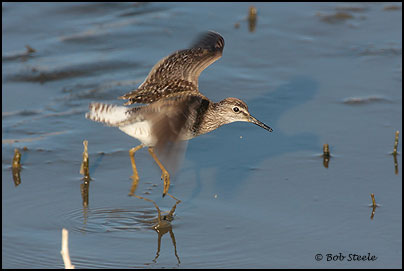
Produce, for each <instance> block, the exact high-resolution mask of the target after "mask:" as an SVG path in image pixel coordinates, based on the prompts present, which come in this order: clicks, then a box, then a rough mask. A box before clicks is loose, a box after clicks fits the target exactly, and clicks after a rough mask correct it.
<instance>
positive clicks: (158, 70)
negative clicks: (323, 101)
mask: <svg viewBox="0 0 404 271" xmlns="http://www.w3.org/2000/svg"><path fill="white" fill-rule="evenodd" d="M223 48H224V39H223V37H222V36H221V35H220V34H219V33H216V32H213V31H209V32H207V33H203V34H201V35H200V36H199V37H198V38H197V39H196V42H195V43H194V44H193V45H192V46H191V47H190V48H189V49H185V50H179V51H176V52H174V53H173V54H171V55H169V56H167V57H165V58H163V59H161V60H160V61H159V62H157V64H156V65H154V67H153V68H152V69H151V71H150V73H149V74H148V76H147V77H146V79H145V80H144V82H143V83H142V84H141V85H140V86H139V87H138V88H137V89H136V90H134V91H131V92H129V93H127V94H125V95H123V96H121V97H119V98H120V99H127V100H128V101H127V102H126V103H125V105H130V104H136V103H138V104H144V105H140V106H137V107H132V108H129V107H125V106H117V105H110V104H102V103H91V104H90V106H89V108H90V111H89V112H88V113H87V114H86V118H88V119H91V120H93V121H98V122H102V123H104V124H106V125H109V126H114V127H118V128H119V129H120V130H122V131H123V132H125V133H126V134H128V135H130V136H132V137H134V138H136V139H138V140H139V141H140V142H141V144H140V145H139V146H137V147H134V148H132V149H130V151H129V155H130V159H131V162H132V169H133V184H132V188H131V193H130V194H132V195H133V193H134V191H135V189H136V188H135V187H136V186H137V182H138V180H139V176H138V172H137V169H136V164H135V156H134V155H135V152H136V151H138V150H139V149H141V148H143V147H148V150H149V153H150V155H151V156H152V157H153V159H154V160H155V161H156V163H157V165H158V166H159V167H160V169H161V171H162V175H161V178H162V179H163V180H164V190H163V197H164V196H165V194H166V193H167V192H168V188H169V186H170V174H169V173H168V171H167V170H166V169H165V167H164V166H163V164H162V163H161V162H160V160H159V159H158V158H157V156H156V154H155V152H154V148H156V149H157V151H158V150H162V149H164V148H167V146H168V145H169V144H172V143H174V144H175V142H179V141H182V140H189V139H191V138H194V137H196V136H199V135H202V134H206V133H208V132H210V131H213V130H215V129H216V128H218V127H220V126H222V125H224V124H228V123H231V122H235V121H246V122H251V123H254V124H256V125H258V126H260V127H262V128H264V129H265V130H267V131H269V132H272V129H271V128H270V127H269V126H267V125H266V124H264V123H262V122H260V121H259V120H257V119H256V118H254V117H253V116H252V115H251V114H250V113H249V112H248V107H247V105H246V103H245V102H243V101H242V100H240V99H237V98H226V99H224V100H222V101H220V102H217V103H215V102H212V101H211V100H209V99H208V98H207V97H205V96H204V95H203V94H201V93H200V92H199V89H198V77H199V75H200V73H201V72H202V71H203V70H204V69H206V68H207V67H208V66H209V65H210V64H212V63H213V62H215V61H216V60H218V59H219V58H220V57H221V56H222V52H223ZM135 183H136V185H135Z"/></svg>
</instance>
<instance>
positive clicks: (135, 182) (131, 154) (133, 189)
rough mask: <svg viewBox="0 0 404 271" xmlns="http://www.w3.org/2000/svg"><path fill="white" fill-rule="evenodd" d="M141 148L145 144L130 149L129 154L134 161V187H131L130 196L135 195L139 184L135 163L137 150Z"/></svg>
mask: <svg viewBox="0 0 404 271" xmlns="http://www.w3.org/2000/svg"><path fill="white" fill-rule="evenodd" d="M141 148H143V145H139V146H137V147H134V148H132V149H130V150H129V156H130V160H131V162H132V169H133V176H132V179H133V182H132V187H131V188H130V193H129V195H130V196H132V195H134V193H135V191H136V188H137V185H138V183H139V175H138V173H137V169H136V164H135V152H136V151H138V150H140V149H141Z"/></svg>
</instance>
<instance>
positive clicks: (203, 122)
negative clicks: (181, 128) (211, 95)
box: [195, 101, 226, 135]
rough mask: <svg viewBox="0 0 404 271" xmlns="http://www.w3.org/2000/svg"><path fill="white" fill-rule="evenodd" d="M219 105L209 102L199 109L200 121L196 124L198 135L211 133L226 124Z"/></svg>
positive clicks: (197, 120)
mask: <svg viewBox="0 0 404 271" xmlns="http://www.w3.org/2000/svg"><path fill="white" fill-rule="evenodd" d="M219 109H220V108H219V103H214V102H211V101H208V102H207V103H205V104H203V103H202V105H201V107H200V109H199V112H198V113H199V114H198V116H199V119H198V118H197V119H196V122H195V124H196V125H195V128H196V129H195V132H196V134H197V135H201V134H206V133H209V132H211V131H213V130H215V129H217V128H219V127H220V126H222V125H224V124H226V120H225V119H224V118H223V117H222V115H221V114H220V110H219Z"/></svg>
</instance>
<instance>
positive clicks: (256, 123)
mask: <svg viewBox="0 0 404 271" xmlns="http://www.w3.org/2000/svg"><path fill="white" fill-rule="evenodd" d="M248 121H249V122H251V123H254V124H255V125H258V126H259V127H261V128H264V129H265V130H267V131H268V132H272V128H271V127H269V126H268V125H266V124H265V123H262V122H260V121H259V120H257V119H256V118H254V117H253V116H251V115H250V116H249V118H248Z"/></svg>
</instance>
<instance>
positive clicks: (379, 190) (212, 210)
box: [2, 3, 402, 268]
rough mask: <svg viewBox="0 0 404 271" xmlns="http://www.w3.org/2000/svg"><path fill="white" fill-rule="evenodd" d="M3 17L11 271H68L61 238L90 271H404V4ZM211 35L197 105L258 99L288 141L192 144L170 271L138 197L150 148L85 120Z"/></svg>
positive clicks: (165, 202)
mask: <svg viewBox="0 0 404 271" xmlns="http://www.w3.org/2000/svg"><path fill="white" fill-rule="evenodd" d="M250 5H254V6H255V7H256V8H257V11H258V13H257V21H256V26H255V29H254V31H251V30H250V27H249V21H248V20H247V15H248V9H249V6H250ZM2 12H3V14H2V15H3V16H2V18H3V19H2V20H3V39H2V40H3V42H2V48H3V51H2V59H3V61H2V68H3V69H2V70H3V72H2V79H3V80H2V86H3V91H2V98H3V99H2V114H3V118H2V150H3V152H2V179H3V182H2V191H3V192H2V218H3V220H2V241H3V242H2V262H3V263H2V267H3V268H62V267H63V266H64V265H63V261H62V258H61V255H60V245H61V230H62V228H66V229H68V230H69V248H70V256H71V260H72V262H73V264H74V265H75V266H76V268H134V267H135V268H150V267H154V268H172V267H174V268H176V267H180V268H203V267H208V268H242V267H244V268H268V267H270V268H291V267H297V268H380V267H383V268H401V267H402V207H401V206H402V193H401V191H402V181H401V179H402V158H401V153H402V147H401V146H402V138H401V133H402V117H401V116H402V34H401V33H402V6H401V4H400V3H256V4H250V3H232V4H229V3H139V4H133V3H85V4H82V3H63V4H59V3H58V4H52V3H24V4H21V3H6V4H4V3H3V5H2ZM209 29H211V30H215V31H217V32H219V33H220V34H222V35H223V37H224V39H225V49H224V52H223V56H222V58H221V59H220V60H219V61H217V62H215V63H214V64H213V65H212V66H210V67H209V68H208V69H206V70H205V71H204V72H203V73H202V75H201V77H200V79H199V89H200V91H201V92H202V93H203V94H204V95H206V96H207V97H209V98H210V99H212V100H213V101H218V100H221V99H224V98H226V97H237V98H240V99H243V100H244V101H246V103H247V104H248V106H249V110H250V112H251V114H252V115H254V116H255V117H256V118H257V119H259V120H261V121H262V122H264V123H266V124H268V125H269V126H271V127H272V128H273V129H274V132H272V133H268V132H267V131H265V130H263V129H260V128H259V127H257V126H253V125H251V124H249V123H233V124H231V125H226V126H223V127H221V128H219V129H217V130H215V131H213V132H211V133H209V134H206V135H204V136H201V137H198V138H195V139H193V140H191V141H190V142H189V143H188V145H187V150H186V153H185V156H184V159H183V162H182V164H181V167H180V169H179V170H178V172H177V174H176V175H175V177H174V178H173V179H172V185H171V187H170V193H171V194H173V195H174V196H175V197H177V198H179V199H181V200H182V202H181V203H180V204H179V205H178V206H177V209H176V212H175V219H174V220H173V221H172V222H171V224H172V236H174V237H175V244H176V250H177V254H178V259H179V260H180V261H178V259H177V257H176V256H175V253H174V245H173V241H172V238H171V236H170V234H169V233H167V234H165V235H163V236H162V238H161V248H160V253H159V256H158V257H157V259H155V258H156V253H157V247H158V234H157V233H156V232H155V231H154V230H153V229H151V226H150V223H147V222H145V220H151V219H153V218H154V217H155V216H156V211H155V209H154V207H153V205H152V204H151V203H149V202H145V201H142V200H140V199H135V198H133V197H129V196H127V195H128V192H129V189H130V185H131V179H130V178H129V177H130V176H131V174H132V168H131V164H130V159H129V154H128V150H129V149H130V148H132V147H133V146H135V145H137V144H138V142H137V141H136V140H135V139H133V138H131V137H129V136H127V135H126V134H124V133H122V132H121V131H119V130H118V129H116V128H110V127H105V126H103V125H100V124H98V123H94V122H90V121H88V120H86V119H85V118H84V114H85V113H86V112H87V109H88V104H89V103H90V102H92V101H99V102H106V103H114V104H121V102H122V100H117V99H116V98H117V97H118V96H121V95H123V94H124V93H127V92H129V91H131V90H133V89H135V88H136V87H137V86H138V85H139V84H140V83H141V82H142V81H143V80H144V78H145V77H146V76H147V74H148V72H149V70H150V68H151V67H152V66H153V65H154V64H155V63H156V62H157V61H158V60H159V59H160V58H162V57H164V56H166V55H168V54H170V53H171V52H173V51H175V50H178V49H182V48H186V47H187V46H189V44H190V43H191V42H192V41H193V40H194V38H195V37H196V36H197V34H198V33H200V32H203V31H206V30H209ZM26 45H29V46H30V47H31V48H33V49H34V50H35V52H33V53H27V49H26V48H25V46H26ZM397 130H398V131H400V139H399V149H398V151H399V155H398V156H397V159H398V165H397V169H395V166H394V159H393V156H392V155H391V152H392V150H393V145H394V133H395V131H397ZM85 139H86V140H88V141H89V145H88V148H89V156H90V175H91V177H92V178H93V181H91V182H90V187H89V204H88V206H87V207H84V206H83V199H82V196H81V192H80V184H82V180H81V178H82V176H81V175H80V173H79V170H80V164H81V159H82V152H83V144H82V142H83V140H85ZM325 143H328V144H329V145H330V150H331V156H332V157H331V159H330V161H329V164H328V168H326V167H324V165H323V158H322V157H321V154H322V148H323V144H325ZM24 147H26V148H27V149H26V150H23V148H24ZM15 148H19V149H20V150H21V153H22V158H21V164H22V170H21V173H20V177H21V183H20V184H19V185H18V186H16V185H15V184H14V181H13V176H12V171H11V161H12V157H13V154H14V149H15ZM136 162H137V165H138V169H139V175H140V184H139V188H138V190H137V191H138V194H139V195H142V196H147V197H149V198H151V199H153V200H155V201H156V203H157V204H158V205H159V206H160V208H161V209H162V210H163V211H168V210H170V208H171V207H172V206H173V204H174V203H175V202H174V201H173V200H172V199H171V198H169V197H165V198H162V197H161V194H162V190H163V186H162V181H161V180H160V174H161V173H160V171H159V168H158V167H157V166H156V165H155V164H154V162H153V159H152V158H151V157H150V156H149V154H148V152H147V150H145V149H143V150H141V151H139V152H138V153H136ZM371 193H374V194H375V198H376V202H377V203H378V204H379V205H380V207H378V208H376V210H375V213H374V215H373V217H372V218H371V214H372V208H370V207H369V204H371V198H370V194H371ZM368 253H370V255H371V256H375V257H373V258H371V259H373V260H371V259H367V258H365V260H362V261H348V259H349V254H358V255H362V256H363V255H365V256H367V255H368ZM317 254H321V255H322V256H323V259H322V260H320V261H317V260H316V255H317ZM327 254H330V255H332V256H336V257H335V261H334V260H333V261H327ZM341 255H342V256H345V258H344V259H342V258H343V257H342V256H341ZM340 259H342V260H340ZM153 260H154V261H153Z"/></svg>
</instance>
